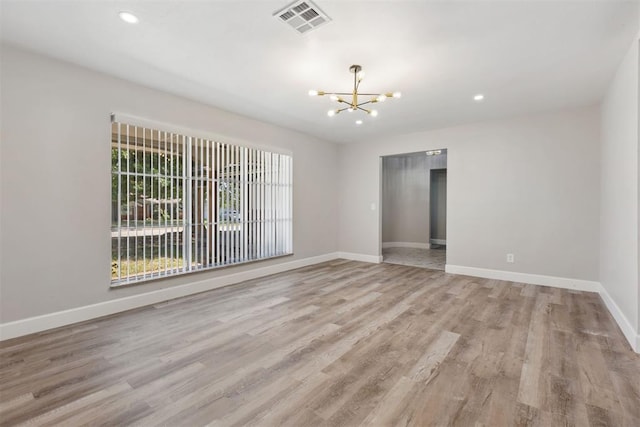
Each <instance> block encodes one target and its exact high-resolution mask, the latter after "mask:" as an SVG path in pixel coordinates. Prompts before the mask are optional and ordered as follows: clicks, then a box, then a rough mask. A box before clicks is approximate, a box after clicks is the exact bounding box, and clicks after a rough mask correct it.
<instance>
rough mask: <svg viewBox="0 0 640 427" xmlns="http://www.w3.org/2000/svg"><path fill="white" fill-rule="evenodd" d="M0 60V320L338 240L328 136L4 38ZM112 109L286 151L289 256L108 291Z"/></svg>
mask: <svg viewBox="0 0 640 427" xmlns="http://www.w3.org/2000/svg"><path fill="white" fill-rule="evenodd" d="M0 71H1V76H0V79H1V80H0V83H1V86H2V105H1V117H2V131H1V132H2V133H1V137H0V141H1V146H0V148H1V153H2V155H1V159H0V162H1V163H0V168H1V172H0V173H1V175H0V176H1V204H2V217H1V219H0V230H1V233H2V242H1V251H2V252H1V253H2V258H1V263H2V264H1V265H0V289H1V295H2V298H1V300H2V301H1V303H0V321H1V322H9V321H12V320H17V319H23V318H27V317H31V316H37V315H41V314H46V313H52V312H56V311H59V310H65V309H69V308H74V307H80V306H85V305H89V304H94V303H99V302H103V301H106V300H110V299H115V298H121V297H125V296H129V295H133V294H139V293H144V292H150V291H153V290H157V289H161V288H166V287H171V286H175V285H178V284H183V283H188V282H193V281H196V280H206V279H207V278H210V277H216V276H221V275H228V274H233V273H237V272H240V271H245V270H248V269H252V268H256V267H264V266H268V265H273V264H277V263H282V262H287V261H291V260H295V259H301V258H306V257H310V256H314V255H321V254H326V253H331V252H335V251H337V249H338V247H337V232H338V231H337V222H338V221H337V219H338V217H337V211H338V206H337V197H336V194H335V189H336V188H337V187H338V181H337V174H335V173H331V171H333V170H335V168H336V163H337V161H338V159H337V153H338V150H337V147H336V145H335V144H331V143H327V142H323V141H320V140H317V139H314V138H311V137H308V136H305V135H302V134H300V133H296V132H293V131H289V130H286V129H283V128H279V127H276V126H273V125H269V124H266V123H262V122H258V121H255V120H250V119H247V118H244V117H241V116H238V115H234V114H230V113H227V112H224V111H221V110H218V109H215V108H212V107H208V106H205V105H203V104H199V103H197V102H192V101H189V100H186V99H184V98H180V97H177V96H172V95H169V94H167V93H163V92H159V91H156V90H151V89H148V88H145V87H142V86H139V85H136V84H132V83H128V82H125V81H123V80H119V79H116V78H112V77H108V76H106V75H103V74H99V73H96V72H93V71H90V70H87V69H83V68H79V67H76V66H74V65H70V64H67V63H64V62H59V61H56V60H51V59H47V58H45V57H42V56H39V55H34V54H31V53H27V52H25V51H22V50H19V49H16V48H13V47H8V46H2V64H1V70H0ZM112 112H120V113H127V114H131V115H134V116H139V117H144V118H148V119H152V120H156V121H160V122H165V123H172V124H178V125H181V126H182V127H187V128H192V129H197V130H200V131H204V132H211V133H214V134H218V135H222V137H221V138H222V139H221V140H223V141H224V140H225V138H229V137H231V138H233V140H234V141H247V142H249V143H252V144H257V145H260V146H263V147H266V148H269V147H275V148H280V149H284V150H290V151H291V152H292V153H293V159H294V160H293V161H294V178H293V179H294V183H295V184H294V194H293V199H294V200H293V203H294V225H293V232H294V242H293V245H294V253H295V255H294V256H293V257H285V258H282V259H278V260H271V261H264V262H260V263H257V264H251V265H247V266H243V267H234V268H227V269H224V270H218V271H213V272H204V273H198V274H195V275H186V276H182V277H180V278H175V279H172V280H162V281H157V282H150V283H148V284H142V285H137V286H133V287H128V288H119V289H116V290H110V289H109V284H110V267H109V265H110V259H111V253H110V250H111V240H110V224H111V223H110V220H111V219H110V210H111V206H110V194H111V192H110V191H111V187H110V186H111V181H110V165H111V158H110V153H111V148H110V132H111V124H110V122H109V115H110V113H112ZM219 139H220V138H219Z"/></svg>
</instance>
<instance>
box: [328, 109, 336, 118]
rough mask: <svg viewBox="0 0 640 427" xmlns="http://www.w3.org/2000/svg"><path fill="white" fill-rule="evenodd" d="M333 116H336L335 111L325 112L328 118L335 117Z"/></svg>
mask: <svg viewBox="0 0 640 427" xmlns="http://www.w3.org/2000/svg"><path fill="white" fill-rule="evenodd" d="M335 115H336V110H329V111H327V116H329V117H333V116H335Z"/></svg>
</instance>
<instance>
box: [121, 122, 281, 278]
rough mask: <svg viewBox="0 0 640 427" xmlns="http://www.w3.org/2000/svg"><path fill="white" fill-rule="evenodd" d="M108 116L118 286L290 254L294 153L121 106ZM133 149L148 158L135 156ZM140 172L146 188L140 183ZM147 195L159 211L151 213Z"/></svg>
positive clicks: (135, 152) (150, 202)
mask: <svg viewBox="0 0 640 427" xmlns="http://www.w3.org/2000/svg"><path fill="white" fill-rule="evenodd" d="M111 122H112V135H111V147H112V156H117V157H116V158H115V160H113V159H112V209H113V210H114V212H113V213H112V227H111V242H112V278H111V286H112V287H116V286H122V285H130V284H136V283H143V282H147V281H149V280H156V279H160V278H165V277H172V276H177V275H181V274H187V273H192V272H198V271H203V270H211V269H217V268H222V267H228V266H232V265H238V264H245V263H249V262H255V261H261V260H266V259H272V258H276V257H281V256H287V255H292V254H293V182H292V181H293V158H292V156H291V155H290V154H289V153H283V152H276V151H271V150H270V149H268V150H265V149H262V148H257V147H251V146H249V145H247V144H241V143H237V142H234V143H226V142H220V141H216V139H218V138H215V137H212V136H209V137H206V136H196V135H197V134H198V132H192V131H189V130H185V129H180V128H175V130H173V131H171V130H167V128H171V126H166V125H162V124H158V123H155V122H150V121H147V120H142V119H138V118H134V117H131V116H125V115H116V114H114V115H112V118H111ZM163 128H164V129H163ZM200 134H201V135H202V133H200ZM132 153H134V154H132ZM123 155H125V156H126V158H123ZM136 156H137V157H142V159H143V160H142V165H141V164H140V163H136V164H134V165H133V166H132V162H131V160H130V158H133V159H137V157H136ZM179 158H181V160H180V161H181V162H182V164H181V170H180V167H179V166H178V164H177V162H176V161H177V160H178V159H179ZM154 159H155V160H154ZM188 159H191V161H189V160H188ZM136 162H138V160H136ZM148 162H149V163H148ZM154 162H155V164H154ZM162 162H164V164H163V163H162ZM172 162H173V163H172ZM129 168H131V170H129ZM138 169H142V170H141V171H139V170H138ZM176 171H178V172H176ZM140 180H144V181H143V182H144V184H142V187H143V191H142V192H143V193H144V194H139V192H138V189H139V188H140V185H137V186H136V185H135V184H136V183H138V184H139V182H140ZM132 181H133V183H134V184H133V185H132V184H131V182H132ZM147 182H148V183H149V184H147ZM114 186H115V188H114ZM151 187H153V189H151ZM132 188H135V189H136V191H132ZM154 193H155V194H156V197H154V196H153V195H154ZM114 194H115V196H114ZM178 195H181V197H178ZM114 198H115V199H116V200H113V199H114ZM178 204H179V205H180V209H179V208H178V206H177V205H178ZM141 205H142V208H141V207H140V206H141ZM148 205H152V206H155V211H154V210H153V208H151V210H150V211H151V213H150V214H149V213H148V209H147V206H148ZM132 206H133V208H132ZM123 207H124V208H123ZM140 211H141V212H142V219H141V218H139V216H140V215H139V212H140ZM178 211H180V212H181V214H178ZM132 219H133V220H132ZM212 219H213V220H212ZM140 245H142V254H141V255H142V256H141V257H139V255H140V254H139V252H140V250H139V248H140ZM147 247H148V249H147ZM156 252H157V254H158V255H156ZM160 254H162V256H160ZM134 255H135V256H134ZM140 258H141V259H140ZM147 267H149V268H148V269H147ZM140 270H141V271H140Z"/></svg>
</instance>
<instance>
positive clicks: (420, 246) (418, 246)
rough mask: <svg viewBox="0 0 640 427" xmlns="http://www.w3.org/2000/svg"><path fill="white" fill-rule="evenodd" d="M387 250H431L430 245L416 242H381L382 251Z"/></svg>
mask: <svg viewBox="0 0 640 427" xmlns="http://www.w3.org/2000/svg"><path fill="white" fill-rule="evenodd" d="M387 248H416V249H431V245H430V244H429V243H418V242H382V249H387Z"/></svg>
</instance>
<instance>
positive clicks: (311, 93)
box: [309, 89, 318, 96]
mask: <svg viewBox="0 0 640 427" xmlns="http://www.w3.org/2000/svg"><path fill="white" fill-rule="evenodd" d="M309 96H318V91H317V90H314V89H311V90H310V91H309Z"/></svg>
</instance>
